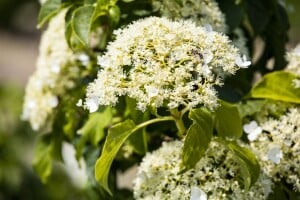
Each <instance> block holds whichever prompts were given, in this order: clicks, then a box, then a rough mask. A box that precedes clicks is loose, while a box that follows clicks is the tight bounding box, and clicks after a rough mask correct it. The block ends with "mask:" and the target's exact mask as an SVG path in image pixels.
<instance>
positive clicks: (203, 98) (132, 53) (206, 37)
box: [85, 17, 250, 112]
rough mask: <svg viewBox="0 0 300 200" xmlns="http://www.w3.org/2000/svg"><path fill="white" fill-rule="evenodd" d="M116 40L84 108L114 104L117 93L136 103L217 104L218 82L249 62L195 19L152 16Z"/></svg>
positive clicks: (102, 59) (171, 105) (102, 61)
mask: <svg viewBox="0 0 300 200" xmlns="http://www.w3.org/2000/svg"><path fill="white" fill-rule="evenodd" d="M115 34H116V40H115V41H114V42H112V43H110V44H109V45H108V47H107V52H106V53H105V54H104V55H103V56H101V57H99V58H98V64H99V65H100V66H101V67H102V68H103V69H102V70H100V71H99V73H98V78H97V79H96V80H95V81H94V82H93V83H91V84H90V85H89V86H88V91H87V99H86V101H85V106H86V107H87V108H88V109H89V110H90V112H93V111H96V110H97V108H98V105H115V104H116V103H117V101H118V96H123V95H128V96H129V97H130V98H133V99H136V100H137V107H138V109H139V110H142V111H144V110H145V109H146V107H147V106H151V107H155V108H157V107H161V106H166V107H167V108H170V109H173V108H177V107H178V106H180V105H184V106H186V107H195V106H196V105H199V104H201V105H204V106H207V107H209V108H211V109H213V108H215V107H216V106H217V97H216V91H215V89H214V86H215V85H218V86H221V85H222V84H223V80H222V77H224V76H225V74H234V73H235V72H236V70H238V69H239V67H247V66H248V65H249V64H250V63H248V62H247V61H244V60H242V59H241V56H240V55H239V53H238V49H237V48H235V47H234V46H232V45H230V44H229V39H228V38H227V37H226V36H224V35H222V34H220V33H217V32H214V31H208V30H206V29H204V28H202V27H197V26H196V25H195V24H194V23H193V22H191V21H183V20H179V21H170V20H168V19H166V18H158V17H149V18H145V19H142V20H138V21H136V22H134V23H133V24H131V25H129V26H127V27H126V28H124V29H119V30H117V31H116V32H115Z"/></svg>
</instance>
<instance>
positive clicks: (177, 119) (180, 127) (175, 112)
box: [170, 109, 186, 138]
mask: <svg viewBox="0 0 300 200" xmlns="http://www.w3.org/2000/svg"><path fill="white" fill-rule="evenodd" d="M170 112H171V114H172V117H173V120H174V121H175V124H176V127H177V129H178V133H177V135H178V137H180V138H183V136H184V135H185V134H186V128H185V126H184V123H183V121H182V113H181V112H180V111H178V110H177V109H172V110H170Z"/></svg>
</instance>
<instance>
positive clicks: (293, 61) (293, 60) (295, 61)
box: [286, 44, 300, 88]
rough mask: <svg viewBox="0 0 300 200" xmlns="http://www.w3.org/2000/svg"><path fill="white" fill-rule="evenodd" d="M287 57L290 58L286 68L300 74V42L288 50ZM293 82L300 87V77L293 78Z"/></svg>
mask: <svg viewBox="0 0 300 200" xmlns="http://www.w3.org/2000/svg"><path fill="white" fill-rule="evenodd" d="M286 58H287V60H288V65H287V67H286V70H287V71H290V72H293V73H295V74H297V75H298V76H300V44H298V45H297V46H296V47H295V48H294V49H293V50H292V51H290V52H288V53H287V55H286ZM293 82H294V86H295V87H296V88H300V78H298V79H295V80H293Z"/></svg>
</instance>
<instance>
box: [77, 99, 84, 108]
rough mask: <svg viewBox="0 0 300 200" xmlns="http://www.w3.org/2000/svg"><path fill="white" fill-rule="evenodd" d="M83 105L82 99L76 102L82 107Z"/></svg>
mask: <svg viewBox="0 0 300 200" xmlns="http://www.w3.org/2000/svg"><path fill="white" fill-rule="evenodd" d="M82 105H83V104H82V99H79V100H78V101H77V103H76V106H78V107H81V106H82Z"/></svg>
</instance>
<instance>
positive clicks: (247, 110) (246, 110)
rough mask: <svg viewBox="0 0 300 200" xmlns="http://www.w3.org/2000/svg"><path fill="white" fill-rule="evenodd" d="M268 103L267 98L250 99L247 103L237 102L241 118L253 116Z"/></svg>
mask: <svg viewBox="0 0 300 200" xmlns="http://www.w3.org/2000/svg"><path fill="white" fill-rule="evenodd" d="M265 104H266V101H265V100H249V101H247V102H246V103H240V104H237V108H238V110H239V113H240V116H241V118H244V117H246V116H251V115H253V114H255V113H257V112H259V111H261V109H262V108H263V106H264V105H265Z"/></svg>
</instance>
